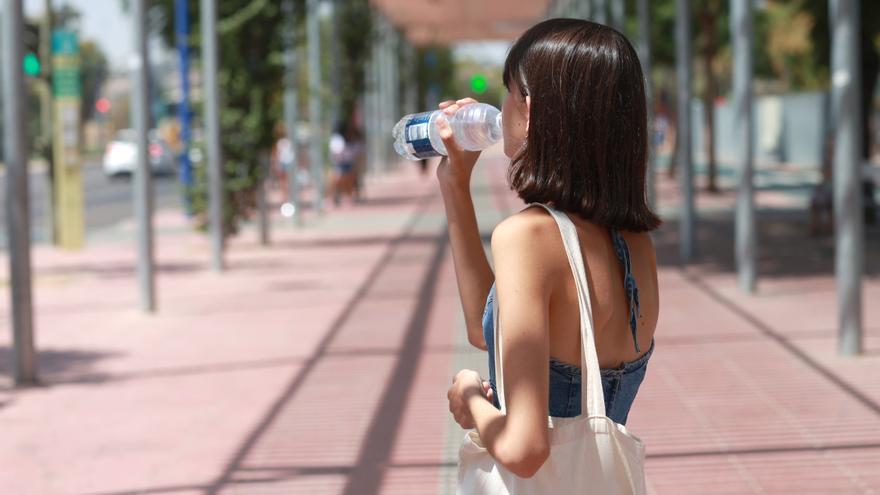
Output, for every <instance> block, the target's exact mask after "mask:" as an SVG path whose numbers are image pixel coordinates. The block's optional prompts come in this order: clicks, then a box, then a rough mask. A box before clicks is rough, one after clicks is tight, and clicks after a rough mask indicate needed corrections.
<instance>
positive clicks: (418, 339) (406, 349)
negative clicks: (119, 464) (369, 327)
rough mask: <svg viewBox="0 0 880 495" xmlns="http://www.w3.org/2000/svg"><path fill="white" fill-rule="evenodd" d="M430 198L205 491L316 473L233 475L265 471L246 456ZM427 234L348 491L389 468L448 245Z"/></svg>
mask: <svg viewBox="0 0 880 495" xmlns="http://www.w3.org/2000/svg"><path fill="white" fill-rule="evenodd" d="M431 200H432V197H431V196H425V197H423V198H422V201H421V204H420V205H419V206H418V207H417V210H416V212H415V213H414V214H413V216H412V217H411V218H410V221H409V223H408V225H407V227H406V228H405V229H404V230H403V232H402V233H401V234H400V235H399V236H397V237H395V238H394V239H393V240H392V241H391V243H389V244H388V248H387V250H386V251H385V253H384V255H383V256H382V258H381V259H380V260H379V261H378V262H377V263H376V264H375V265H374V267H373V269H372V270H371V272H370V274H369V275H367V277H365V279H364V282H363V283H362V285H361V286H360V287H359V288H358V290H357V291H356V293H355V294H354V296H352V298H351V299H350V301H349V302H348V304H346V305H345V310H344V311H343V312H342V313H340V314H339V316H338V317H337V318H336V320H335V321H334V322H333V323H332V325H331V326H330V330H329V331H328V332H327V333H326V334H325V336H324V338H323V339H322V340H321V342H320V343H319V344H318V346H317V347H316V350H315V352H314V354H313V355H312V356H311V357H310V358H308V359H307V360H306V362H305V364H304V365H303V368H302V370H301V371H299V372H298V373H297V374H296V376H294V378H293V380H292V381H291V382H290V384H289V385H288V386H287V387H286V389H285V390H284V391H283V392H282V394H281V395H280V396H279V398H278V399H277V400H276V401H275V403H274V404H273V405H272V407H270V409H269V410H268V411H267V412H266V414H265V415H264V416H263V418H262V419H261V420H260V421H259V423H258V424H257V425H256V427H255V428H254V429H253V430H252V432H251V433H250V434H249V435H248V436H247V437H246V438H245V440H244V442H243V443H242V445H241V446H240V447H239V448H238V450H237V451H236V452H235V453H234V454H233V456H232V458H231V459H230V461H229V462H228V463H227V465H226V467H225V468H224V470H223V472H222V473H221V474H220V475H219V476H218V478H217V479H216V481H214V482H213V483H212V484H211V485H210V486H209V487H206V489H205V491H206V493H208V494H211V495H216V494H218V493H220V492H222V491H223V490H225V489H226V488H230V487H233V486H236V485H238V484H239V483H248V484H250V483H254V482H261V481H280V480H284V479H288V478H292V477H297V476H302V475H305V474H316V471H315V469H310V468H309V467H308V466H268V468H267V469H268V470H270V471H277V472H276V473H273V474H271V475H269V476H262V477H259V479H256V480H255V479H254V477H252V476H250V475H248V476H247V480H246V481H238V480H237V475H242V474H245V475H246V474H247V473H246V470H247V468H248V467H252V468H253V469H258V470H260V471H261V472H264V471H265V470H264V469H263V466H252V465H251V466H246V465H245V461H246V459H247V458H248V456H249V455H250V454H251V453H252V452H253V451H254V450H255V448H256V446H257V444H258V443H259V441H260V440H261V438H262V437H263V436H264V435H265V434H266V433H267V432H268V431H269V429H270V428H271V427H272V426H273V424H274V423H275V422H276V421H279V420H280V417H281V416H282V414H283V411H284V410H285V408H287V407H289V406H290V404H291V403H292V402H293V401H294V399H295V397H296V395H297V393H298V391H299V390H300V388H301V387H302V386H303V385H304V384H305V382H306V381H307V380H308V379H309V376H310V375H311V373H312V372H313V371H314V370H315V368H316V365H317V364H318V363H319V362H320V361H321V360H323V359H325V358H327V357H329V356H331V355H333V354H334V353H333V352H332V351H330V349H329V348H330V345H331V344H332V343H333V341H334V339H335V338H336V336H337V335H338V334H339V333H340V332H341V330H342V329H343V328H344V327H345V325H346V324H348V323H350V319H351V318H352V315H353V314H354V313H355V309H356V308H358V306H359V305H361V304H363V303H364V302H365V301H366V300H367V299H368V297H369V296H371V294H372V293H373V291H374V290H375V289H376V288H377V286H376V281H377V280H379V279H380V275H381V274H382V272H383V271H384V270H385V269H387V268H388V267H389V266H390V265H391V263H392V262H395V261H398V256H397V254H398V251H399V250H400V247H401V246H402V245H404V244H407V243H409V242H410V241H411V240H412V239H413V237H414V236H413V235H412V231H413V229H414V228H415V226H416V225H417V223H418V220H419V219H420V218H421V217H422V216H423V215H424V213H425V211H426V209H427V207H428V205H429V203H430V202H431ZM430 239H431V240H432V241H433V242H434V243H435V248H434V251H433V253H432V258H431V261H430V266H429V269H428V272H427V274H426V275H425V277H424V279H423V280H422V282H421V284H420V288H419V293H418V296H417V300H418V304H417V306H416V307H415V309H414V310H413V313H412V316H411V318H410V322H409V324H408V326H407V329H406V333H405V335H404V341H403V344H402V348H401V349H400V351H399V352H398V356H399V357H398V360H397V362H396V364H395V365H394V368H393V371H392V373H391V377H390V380H389V381H388V383H387V384H386V386H385V390H384V392H383V395H382V397H381V399H380V401H379V404H378V409H377V411H376V413H375V414H374V415H373V416H372V419H371V423H370V426H369V428H368V430H367V433H366V436H365V437H364V440H363V441H362V442H361V451H360V453H359V455H358V457H357V461H356V462H355V463H354V465H352V466H341V467H340V469H342V470H343V471H342V472H344V473H345V474H349V476H348V478H347V482H346V486H345V490H344V493H346V494H349V493H357V494H369V493H376V492H378V489H379V487H380V486H381V482H382V478H383V475H384V472H385V470H386V469H387V468H388V467H389V466H388V463H387V462H388V460H389V459H390V456H391V449H392V447H393V446H394V442H395V439H396V437H397V435H396V433H397V428H398V427H399V425H400V422H401V421H400V419H401V417H402V414H403V412H404V410H405V408H404V405H405V402H406V399H407V397H408V395H409V393H410V388H411V386H412V383H413V380H414V376H413V370H414V369H416V367H417V363H418V362H419V360H420V358H421V355H422V353H423V352H424V351H425V350H424V349H423V348H422V343H423V341H424V332H425V330H426V327H427V325H426V322H427V318H428V315H429V314H430V310H431V305H432V304H433V301H434V299H435V298H434V290H435V287H436V283H437V279H438V275H439V270H440V266H441V264H442V262H443V259H444V256H445V252H446V246H447V237H446V235H445V228H444V234H442V235H436V236H433V238H430ZM416 242H419V241H416ZM379 288H380V287H379ZM380 289H381V288H380ZM327 469H328V468H327V467H321V468H320V469H318V471H319V472H320V474H327ZM332 472H333V473H339V472H340V471H339V469H335V470H332ZM142 493H146V492H142Z"/></svg>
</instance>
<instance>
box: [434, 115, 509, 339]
mask: <svg viewBox="0 0 880 495" xmlns="http://www.w3.org/2000/svg"><path fill="white" fill-rule="evenodd" d="M474 102H475V100H473V99H472V98H465V99H463V100H458V101H457V102H456V101H446V102H443V103H441V104H440V109H442V110H443V111H444V113H445V114H446V115H448V116H451V115H453V114H455V112H456V111H458V109H459V108H460V107H461V106H463V105H467V104H470V103H474ZM438 127H439V130H440V137H441V138H443V143H444V144H445V145H446V151H447V153H448V157H447V158H443V160H441V161H440V165H439V166H438V167H437V180H438V181H439V183H440V192H441V194H442V196H443V204H444V206H445V208H446V222H447V226H448V228H449V243H450V245H451V246H452V258H453V262H454V265H455V276H456V279H457V281H458V293H459V296H460V297H461V306H462V309H463V310H464V320H465V325H466V326H467V333H468V342H470V343H471V345H473V346H474V347H477V348H479V349H486V342H485V340H484V339H483V309H484V307H485V304H486V297H487V296H488V295H489V290H490V289H491V288H492V283H493V282H494V281H495V275H494V274H493V273H492V268H491V267H490V266H489V260H488V259H487V258H486V251H485V249H484V248H483V241H482V239H481V237H480V229H479V227H478V226H477V215H476V213H475V212H474V202H473V199H472V197H471V174H472V172H473V169H474V165H475V164H476V162H477V158H479V156H480V152H478V151H464V150H462V149H461V148H459V147H458V145H457V144H456V143H455V138H454V137H453V135H452V129H451V128H450V127H449V124H448V123H447V122H446V120H444V119H440V121H439V122H438Z"/></svg>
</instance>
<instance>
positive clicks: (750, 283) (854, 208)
mask: <svg viewBox="0 0 880 495" xmlns="http://www.w3.org/2000/svg"><path fill="white" fill-rule="evenodd" d="M753 3H754V2H753V1H752V0H730V33H731V40H732V44H733V109H734V125H733V138H734V142H735V143H738V146H737V147H738V149H739V154H738V156H737V159H736V166H737V169H738V170H739V172H740V175H739V184H738V190H737V201H736V210H735V248H736V249H735V253H736V266H737V280H738V285H739V287H740V288H741V289H742V290H743V291H745V292H748V293H753V292H755V290H756V286H757V277H758V274H757V265H756V260H755V258H756V247H757V229H756V215H755V200H754V191H755V186H754V142H753V140H754V138H753V112H752V109H753V87H752V81H753V75H754V59H753V51H754V31H753V21H752V18H753ZM828 5H829V14H830V15H829V18H830V20H831V36H832V39H831V45H832V53H831V105H832V111H831V119H832V121H831V125H832V128H833V132H834V142H835V146H834V157H833V164H834V165H833V166H834V174H833V175H834V177H833V183H834V193H833V195H834V200H833V204H834V226H835V273H836V278H837V302H838V352H839V353H840V354H842V355H856V354H859V353H861V351H862V327H863V322H862V275H863V271H864V245H865V240H864V239H865V235H864V218H863V215H864V210H863V207H862V194H861V191H860V184H861V167H862V163H861V160H860V150H861V149H862V143H861V139H862V133H861V131H860V130H859V122H860V118H861V117H860V115H861V112H863V111H866V110H865V109H863V108H860V106H859V101H860V92H861V91H862V88H861V87H860V77H859V71H860V68H859V60H860V55H859V50H860V44H859V11H860V5H859V0H829V2H828ZM675 6H676V20H675V45H676V51H675V53H676V55H675V58H676V85H677V87H676V90H677V100H678V101H677V115H678V121H677V130H676V132H677V135H678V136H679V137H678V139H680V141H679V146H678V155H677V156H676V157H675V159H676V160H677V162H678V165H679V167H680V171H681V172H680V174H679V180H680V191H681V196H682V200H681V205H680V211H679V218H678V220H679V256H680V258H681V261H682V263H683V264H685V265H687V264H689V263H691V262H693V261H694V259H695V258H696V257H697V253H698V246H697V242H696V226H697V212H696V208H695V204H694V167H693V158H692V149H691V136H692V132H693V131H692V124H691V112H690V101H691V88H690V83H691V81H692V79H693V78H692V75H691V15H690V2H689V0H676V2H675ZM636 8H637V16H638V45H637V49H638V53H639V57H640V59H641V61H642V66H643V71H644V73H645V78H646V91H647V95H648V109H649V122H652V119H651V114H650V111H651V106H652V105H651V93H652V92H651V78H650V74H651V55H650V54H651V44H650V43H651V36H650V5H649V1H648V0H637V2H636ZM550 13H551V15H553V16H570V17H579V18H585V19H591V20H593V21H596V22H599V23H603V24H605V23H607V22H606V21H607V20H608V19H609V17H608V14H610V21H611V22H610V23H609V24H610V25H611V26H612V27H614V28H616V29H618V30H621V31H622V30H623V27H624V26H623V23H624V2H623V0H581V1H577V0H559V1H557V2H555V3H554V5H553V7H552V8H551V11H550ZM650 156H651V160H650V161H651V163H650V166H649V172H648V199H649V201H650V202H651V204H655V187H654V169H653V164H654V158H653V153H651V155H650Z"/></svg>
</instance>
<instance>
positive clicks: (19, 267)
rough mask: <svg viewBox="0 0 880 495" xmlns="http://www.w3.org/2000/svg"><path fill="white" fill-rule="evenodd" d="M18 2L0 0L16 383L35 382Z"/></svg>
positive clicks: (7, 210)
mask: <svg viewBox="0 0 880 495" xmlns="http://www.w3.org/2000/svg"><path fill="white" fill-rule="evenodd" d="M23 25H24V19H23V18H22V13H21V0H3V21H2V35H0V36H2V42H3V47H2V49H3V57H2V59H3V60H4V63H3V64H0V65H2V68H0V70H2V75H3V78H2V83H3V149H4V154H5V156H4V157H3V158H4V161H5V162H6V229H7V230H6V238H7V240H8V250H9V278H10V293H11V296H12V340H13V346H14V349H15V350H14V352H13V354H12V359H13V362H14V363H13V366H14V373H15V383H16V385H34V384H36V383H37V352H36V348H35V346H34V322H33V306H32V301H31V238H30V235H31V234H30V233H31V230H30V216H29V215H30V212H29V210H28V166H27V162H28V155H27V149H28V148H27V146H28V138H27V125H26V124H27V116H26V113H25V112H26V111H27V107H26V105H25V92H24V74H23V73H22V64H21V60H22V57H23V56H24V49H23V46H22V26H23Z"/></svg>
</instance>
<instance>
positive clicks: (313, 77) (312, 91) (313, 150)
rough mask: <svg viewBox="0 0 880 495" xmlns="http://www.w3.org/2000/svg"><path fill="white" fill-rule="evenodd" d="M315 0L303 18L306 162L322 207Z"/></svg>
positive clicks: (317, 203) (318, 26)
mask: <svg viewBox="0 0 880 495" xmlns="http://www.w3.org/2000/svg"><path fill="white" fill-rule="evenodd" d="M318 7H319V1H318V0H307V2H306V21H307V24H308V25H307V26H306V30H307V33H306V34H307V36H308V50H309V121H310V123H311V130H312V132H311V141H310V142H309V162H311V169H312V183H313V184H314V190H315V198H314V201H315V211H317V212H318V213H321V212H323V211H324V125H323V124H324V122H323V115H324V114H323V111H322V108H321V106H322V105H321V96H322V95H321V80H322V79H323V78H322V77H321V24H320V19H319V18H318Z"/></svg>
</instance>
